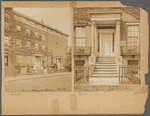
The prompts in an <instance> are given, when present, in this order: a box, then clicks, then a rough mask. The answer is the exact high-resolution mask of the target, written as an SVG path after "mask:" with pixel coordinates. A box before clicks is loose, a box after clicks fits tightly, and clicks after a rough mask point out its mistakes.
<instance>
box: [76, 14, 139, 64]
mask: <svg viewBox="0 0 150 116" xmlns="http://www.w3.org/2000/svg"><path fill="white" fill-rule="evenodd" d="M135 21H139V19H136V18H135V17H133V16H132V15H130V14H127V13H126V12H123V13H122V18H121V20H120V46H126V45H127V25H126V22H135ZM114 40H115V51H117V49H116V48H117V47H116V46H117V44H116V43H117V42H116V33H115V35H114ZM96 44H97V43H96ZM85 46H91V47H92V44H91V26H90V25H86V26H85ZM114 54H115V53H114ZM87 58H88V56H84V55H83V56H80V58H79V57H78V56H75V60H85V61H86V62H87V63H88V62H89V61H88V60H87ZM123 59H124V60H125V61H126V63H127V62H128V60H138V64H139V65H140V56H139V55H135V56H134V58H133V56H132V55H130V56H123Z"/></svg>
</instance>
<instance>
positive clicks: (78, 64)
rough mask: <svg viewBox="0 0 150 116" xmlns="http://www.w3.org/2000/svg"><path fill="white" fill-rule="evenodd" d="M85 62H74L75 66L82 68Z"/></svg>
mask: <svg viewBox="0 0 150 116" xmlns="http://www.w3.org/2000/svg"><path fill="white" fill-rule="evenodd" d="M84 64H85V60H76V61H75V66H84Z"/></svg>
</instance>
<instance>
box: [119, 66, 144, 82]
mask: <svg viewBox="0 0 150 116" xmlns="http://www.w3.org/2000/svg"><path fill="white" fill-rule="evenodd" d="M119 83H120V84H141V78H140V67H138V66H129V65H119Z"/></svg>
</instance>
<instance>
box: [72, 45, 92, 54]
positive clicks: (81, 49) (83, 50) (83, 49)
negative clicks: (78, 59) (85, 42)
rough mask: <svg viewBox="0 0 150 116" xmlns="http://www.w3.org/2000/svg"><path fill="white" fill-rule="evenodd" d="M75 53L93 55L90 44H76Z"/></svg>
mask: <svg viewBox="0 0 150 116" xmlns="http://www.w3.org/2000/svg"><path fill="white" fill-rule="evenodd" d="M74 55H91V47H90V46H76V47H75V49H74Z"/></svg>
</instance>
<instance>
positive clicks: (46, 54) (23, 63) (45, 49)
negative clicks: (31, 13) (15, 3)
mask: <svg viewBox="0 0 150 116" xmlns="http://www.w3.org/2000/svg"><path fill="white" fill-rule="evenodd" d="M4 22H5V24H4V44H5V50H4V52H5V75H6V76H10V75H13V73H14V71H17V72H18V73H22V74H26V73H40V72H42V71H43V70H44V69H46V68H51V67H54V64H57V66H58V69H60V68H61V67H63V66H64V63H65V62H64V60H65V58H66V52H67V51H68V35H67V34H65V33H63V32H61V31H60V30H58V29H55V28H52V27H50V26H49V25H46V24H44V22H42V21H41V22H39V21H37V20H35V19H32V18H30V17H28V16H26V15H24V14H21V13H19V12H17V11H15V10H13V9H12V8H5V17H4Z"/></svg>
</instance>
